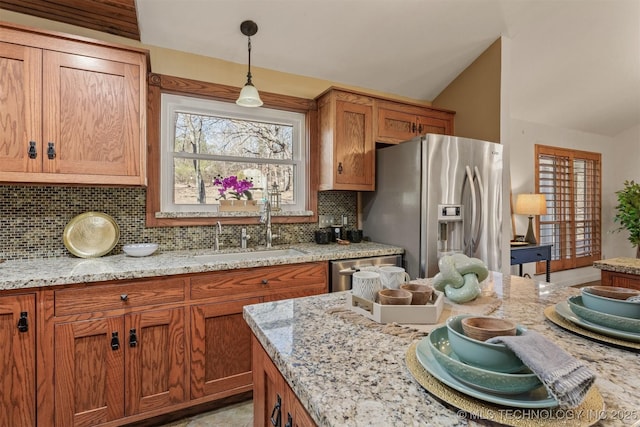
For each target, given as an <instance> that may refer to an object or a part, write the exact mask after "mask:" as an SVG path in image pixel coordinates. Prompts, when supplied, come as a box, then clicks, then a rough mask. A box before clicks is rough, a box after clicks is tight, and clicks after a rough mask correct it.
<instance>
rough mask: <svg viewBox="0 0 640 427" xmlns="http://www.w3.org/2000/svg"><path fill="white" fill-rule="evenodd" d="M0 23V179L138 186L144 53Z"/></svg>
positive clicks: (142, 178)
mask: <svg viewBox="0 0 640 427" xmlns="http://www.w3.org/2000/svg"><path fill="white" fill-rule="evenodd" d="M0 28H1V29H2V31H0V73H1V74H2V75H3V79H4V81H3V84H2V86H3V89H5V88H6V96H3V97H0V110H1V111H3V116H4V117H3V121H4V123H3V125H2V126H0V181H2V182H27V183H51V184H71V183H73V184H89V185H92V184H95V185H146V149H145V145H146V131H145V129H146V124H145V118H146V74H147V55H146V51H143V50H139V49H133V48H124V47H121V46H114V45H110V44H107V43H102V42H95V41H89V40H86V39H82V40H76V39H74V38H71V37H65V36H62V35H59V34H53V33H51V34H50V33H41V32H39V31H35V30H29V29H25V28H21V27H13V26H10V25H9V24H1V25H0ZM5 112H6V113H5Z"/></svg>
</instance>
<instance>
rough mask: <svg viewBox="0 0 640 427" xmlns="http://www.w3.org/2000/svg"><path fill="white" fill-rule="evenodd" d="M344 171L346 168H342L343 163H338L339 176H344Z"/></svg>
mask: <svg viewBox="0 0 640 427" xmlns="http://www.w3.org/2000/svg"><path fill="white" fill-rule="evenodd" d="M343 170H344V168H343V167H342V162H339V163H338V174H340V175H341V174H342V171H343Z"/></svg>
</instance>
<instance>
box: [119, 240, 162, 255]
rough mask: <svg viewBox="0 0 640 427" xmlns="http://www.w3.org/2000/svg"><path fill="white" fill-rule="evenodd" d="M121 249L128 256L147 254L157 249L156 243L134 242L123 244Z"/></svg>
mask: <svg viewBox="0 0 640 427" xmlns="http://www.w3.org/2000/svg"><path fill="white" fill-rule="evenodd" d="M122 250H123V251H124V253H125V254H127V255H129V256H137V257H140V256H149V255H151V254H152V253H154V252H155V251H156V250H158V244H157V243H135V244H132V245H124V246H123V247H122Z"/></svg>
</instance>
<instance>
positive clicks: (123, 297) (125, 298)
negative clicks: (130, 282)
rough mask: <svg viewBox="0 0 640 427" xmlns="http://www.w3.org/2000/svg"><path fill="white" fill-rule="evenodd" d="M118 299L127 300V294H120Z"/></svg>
mask: <svg viewBox="0 0 640 427" xmlns="http://www.w3.org/2000/svg"><path fill="white" fill-rule="evenodd" d="M120 300H121V301H128V300H129V295H127V294H122V295H120Z"/></svg>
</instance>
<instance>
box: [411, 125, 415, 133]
mask: <svg viewBox="0 0 640 427" xmlns="http://www.w3.org/2000/svg"><path fill="white" fill-rule="evenodd" d="M411 133H416V124H415V123H411Z"/></svg>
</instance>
